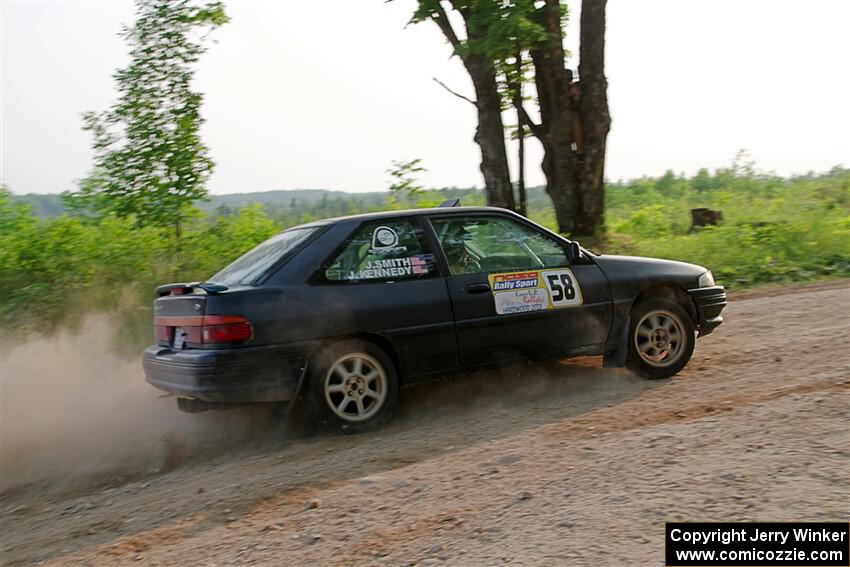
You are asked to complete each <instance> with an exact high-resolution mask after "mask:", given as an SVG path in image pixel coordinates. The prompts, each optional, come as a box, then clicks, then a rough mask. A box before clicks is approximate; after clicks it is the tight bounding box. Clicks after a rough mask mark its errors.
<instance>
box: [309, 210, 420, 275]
mask: <svg viewBox="0 0 850 567" xmlns="http://www.w3.org/2000/svg"><path fill="white" fill-rule="evenodd" d="M436 274H437V267H436V262H435V259H434V254H433V252H432V251H431V250H430V248H429V246H428V243H427V240H426V239H425V231H424V230H422V228H421V227H420V226H419V225H418V222H416V221H413V220H410V219H395V220H387V221H380V222H371V223H367V224H364V225H363V226H361V227H360V228H359V229H358V230H357V231H356V232H355V233H354V235H353V236H352V237H351V238H350V239H349V240H348V241H347V242H346V244H345V245H344V246H343V247H342V250H341V251H340V252H339V253H338V254H337V256H336V257H335V258H333V259H332V260H331V261H330V262H329V263H328V264H326V267H325V268H324V270H323V275H324V279H325V280H327V281H332V282H361V281H370V282H375V281H382V282H390V281H398V280H413V279H419V278H425V277H428V276H432V275H436Z"/></svg>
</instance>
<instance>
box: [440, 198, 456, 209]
mask: <svg viewBox="0 0 850 567" xmlns="http://www.w3.org/2000/svg"><path fill="white" fill-rule="evenodd" d="M459 206H460V198H457V199H449V200H448V201H443V202H442V203H440V208H441V209H443V208H447V207H459Z"/></svg>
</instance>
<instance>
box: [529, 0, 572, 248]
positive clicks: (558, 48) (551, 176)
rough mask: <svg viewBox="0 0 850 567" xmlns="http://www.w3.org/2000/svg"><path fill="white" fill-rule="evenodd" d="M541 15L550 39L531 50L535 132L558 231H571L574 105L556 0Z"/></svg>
mask: <svg viewBox="0 0 850 567" xmlns="http://www.w3.org/2000/svg"><path fill="white" fill-rule="evenodd" d="M540 18H541V20H540V23H541V24H542V25H543V27H544V29H545V30H546V32H547V34H548V36H549V38H548V41H547V42H546V43H545V44H544V45H542V46H541V47H539V48H537V49H533V50H531V59H532V61H533V63H534V81H535V85H536V87H537V99H538V103H539V105H540V119H541V125H540V127H539V128H536V130H537V132H536V135H537V136H538V138H539V139H540V142H541V143H542V145H543V153H544V155H543V162H542V164H541V165H542V169H543V174H544V175H545V177H546V192H547V193H549V196H550V197H551V198H552V204H553V205H554V207H555V218H556V220H557V222H558V231H559V232H562V233H569V234H573V233H575V230H576V216H577V211H578V208H579V206H580V200H579V197H578V192H577V188H576V181H575V171H576V166H577V158H576V156H575V154H574V153H573V151H572V142H573V139H572V124H573V108H572V100H571V98H570V77H569V74H568V72H567V70H566V68H565V67H564V48H563V33H562V30H561V6H560V2H559V0H546V5H545V6H544V7H543V8H542V10H541V12H540Z"/></svg>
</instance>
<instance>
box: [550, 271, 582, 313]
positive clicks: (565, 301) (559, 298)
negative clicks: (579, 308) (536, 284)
mask: <svg viewBox="0 0 850 567" xmlns="http://www.w3.org/2000/svg"><path fill="white" fill-rule="evenodd" d="M540 276H541V279H542V280H543V282H544V283H545V284H546V289H547V290H548V291H549V300H550V301H551V303H552V307H556V308H557V307H569V306H572V305H581V302H582V298H581V288H579V285H578V280H576V277H575V275H574V274H573V273H572V271H570V270H568V269H566V268H564V269H561V270H547V271H543V272H540Z"/></svg>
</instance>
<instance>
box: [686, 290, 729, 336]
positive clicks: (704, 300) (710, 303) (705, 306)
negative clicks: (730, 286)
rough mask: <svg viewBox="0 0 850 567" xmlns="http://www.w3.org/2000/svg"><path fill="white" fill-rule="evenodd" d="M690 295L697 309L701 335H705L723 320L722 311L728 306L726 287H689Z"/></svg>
mask: <svg viewBox="0 0 850 567" xmlns="http://www.w3.org/2000/svg"><path fill="white" fill-rule="evenodd" d="M688 295H690V296H691V299H692V300H693V302H694V306H696V309H697V319H698V325H699V336H700V337H704V336H705V335H707V334H709V333H711V332H712V331H713V330H714V329H716V328H717V327H718V326H719V325H720V324H721V323H722V322H723V316H722V315H721V312H722V311H723V309H724V308H725V307H726V289H725V288H724V287H723V286H719V285H716V286H711V287H701V288H698V289H689V290H688Z"/></svg>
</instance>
